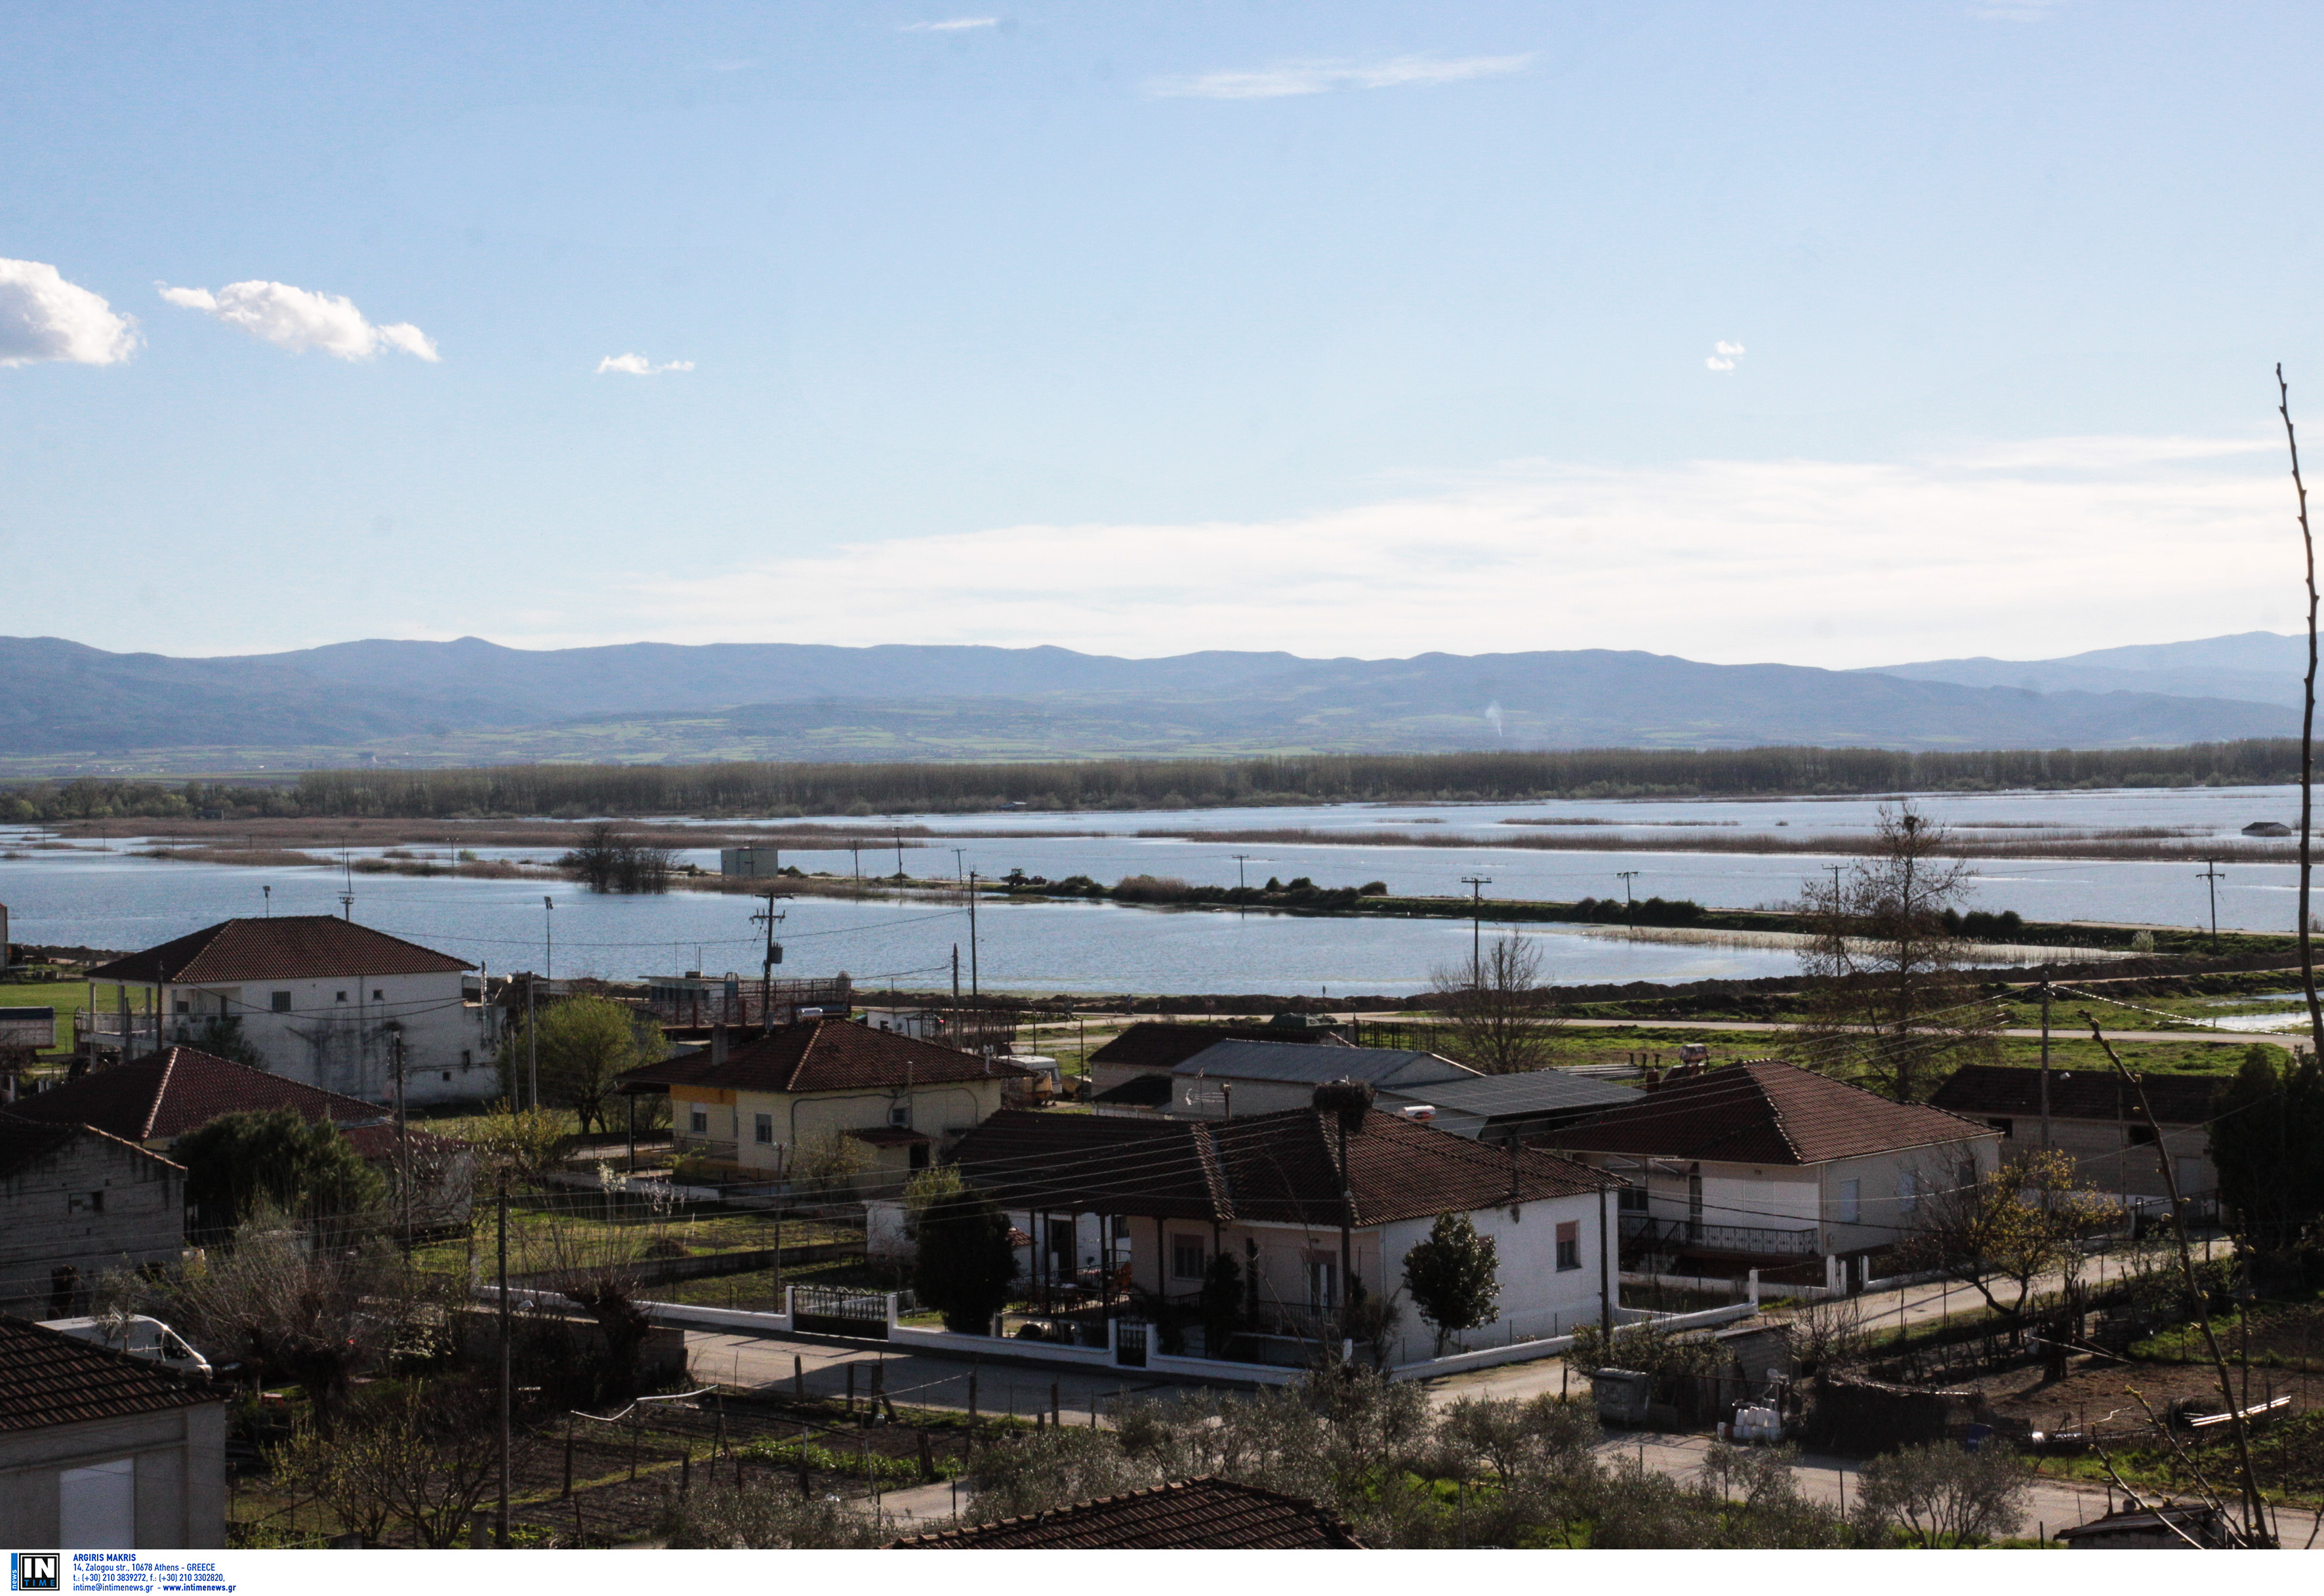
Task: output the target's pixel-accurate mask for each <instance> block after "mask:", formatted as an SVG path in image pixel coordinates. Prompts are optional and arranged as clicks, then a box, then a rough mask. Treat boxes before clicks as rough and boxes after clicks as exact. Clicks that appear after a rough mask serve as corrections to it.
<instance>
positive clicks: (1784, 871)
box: [0, 788, 2298, 994]
mask: <svg viewBox="0 0 2324 1596" xmlns="http://www.w3.org/2000/svg"><path fill="white" fill-rule="evenodd" d="M2297 797H2298V795H2297V793H2296V791H2295V790H2294V789H2289V788H2262V789H2190V790H2173V791H2161V792H2116V791H2104V792H2076V793H2008V794H1978V795H1975V796H1970V797H1956V796H1948V795H1935V796H1929V797H1923V798H1916V799H1915V803H1916V805H1917V806H1918V807H1920V808H1921V809H1922V810H1923V812H1925V813H1928V814H1930V815H1931V816H1933V817H1935V818H1938V819H1940V820H1942V821H1945V822H1946V823H1948V824H1951V825H1956V826H1973V825H1974V824H1976V823H1978V822H1988V823H1990V822H2008V823H2013V824H2016V825H2041V826H2061V827H2094V826H2187V827H2196V828H2201V829H2203V830H2204V831H2207V832H2209V833H2211V834H2215V835H2221V836H2232V835H2236V833H2237V832H2239V831H2240V829H2241V828H2242V826H2244V825H2246V823H2248V822H2249V821H2252V820H2256V819H2279V820H2289V819H2294V818H2296V817H2297V813H2298V809H2297ZM1877 813H1878V804H1877V802H1875V801H1873V800H1869V799H1860V798H1851V799H1836V800H1824V799H1784V800H1779V801H1772V802H1748V803H1742V802H1704V801H1676V800H1667V801H1664V800H1657V801H1648V802H1637V803H1630V802H1609V801H1597V802H1582V801H1572V802H1557V803H1540V804H1509V805H1477V806H1469V805H1410V804H1398V805H1388V806H1371V805H1334V806H1323V807H1309V808H1298V809H1263V810H1252V809H1226V810H1176V811H1156V812H1148V813H1128V814H1124V813H1110V814H1089V815H1082V814H1075V815H1067V814H1039V815H1034V814H1016V815H979V816H895V817H893V820H894V823H896V824H903V825H918V826H929V827H931V828H932V829H934V830H936V831H938V832H954V833H958V832H968V831H983V832H992V831H1008V832H1019V833H1025V834H1030V833H1034V832H1037V831H1043V830H1056V829H1075V830H1088V831H1094V832H1101V833H1102V834H1104V835H1095V836H1081V837H1042V836H1036V835H1011V836H1001V837H991V836H983V837H967V836H964V837H962V838H961V840H960V842H959V843H958V844H956V845H957V846H958V848H959V849H960V854H959V857H958V858H957V860H955V859H954V856H953V854H952V853H951V849H952V848H953V846H954V845H955V844H948V843H945V842H943V841H942V839H941V838H937V839H934V840H933V845H930V846H922V847H914V846H912V845H911V844H910V841H909V839H908V840H907V845H906V848H905V854H904V857H905V866H906V868H907V869H908V871H909V872H910V873H911V874H912V875H914V876H916V877H919V878H923V879H925V878H927V877H930V876H936V875H943V874H950V873H952V872H953V871H954V869H958V870H974V871H976V872H979V873H980V874H982V875H986V876H998V875H1002V874H1005V873H1006V872H1008V871H1010V869H1012V868H1017V869H1022V870H1024V871H1026V872H1028V874H1037V875H1044V876H1048V877H1051V878H1056V877H1062V876H1067V875H1073V874H1086V875H1091V876H1094V877H1096V878H1098V879H1099V880H1101V881H1116V880H1119V879H1120V877H1122V876H1124V875H1130V874H1133V873H1138V872H1147V873H1151V874H1155V875H1163V876H1176V877H1179V878H1182V879H1184V880H1186V881H1194V882H1199V883H1204V884H1212V885H1232V884H1233V883H1234V881H1236V879H1237V871H1238V862H1237V859H1236V857H1235V856H1236V855H1237V854H1238V853H1240V854H1242V855H1244V856H1245V857H1244V858H1243V859H1242V861H1241V862H1240V869H1241V870H1242V872H1244V873H1245V874H1246V875H1247V877H1248V879H1249V880H1250V881H1252V882H1253V883H1257V882H1259V881H1264V880H1266V878H1267V877H1268V876H1270V875H1273V876H1279V877H1282V878H1284V879H1286V880H1288V879H1290V878H1292V877H1295V876H1302V875H1304V876H1308V877H1311V878H1313V879H1314V881H1316V882H1318V883H1319V884H1322V885H1325V886H1351V885H1356V884H1360V883H1362V882H1365V881H1386V882H1387V883H1388V886H1389V888H1390V890H1394V891H1397V892H1402V893H1413V894H1428V893H1465V892H1466V891H1467V890H1468V889H1467V888H1465V887H1464V886H1463V885H1462V881H1461V878H1462V877H1463V876H1478V875H1481V876H1487V877H1489V878H1491V881H1490V885H1489V886H1488V887H1487V888H1486V889H1485V894H1486V898H1487V900H1488V907H1487V909H1486V911H1485V912H1486V917H1487V920H1488V923H1489V921H1490V915H1491V909H1490V907H1489V904H1490V899H1492V898H1493V897H1496V896H1506V897H1510V898H1556V899H1570V898H1578V897H1582V896H1585V895H1591V896H1598V897H1615V896H1619V895H1620V893H1621V891H1622V881H1621V879H1620V877H1619V876H1618V873H1617V872H1622V871H1636V872H1637V875H1636V877H1635V878H1634V889H1635V890H1636V892H1637V895H1638V896H1639V897H1641V898H1645V897H1650V896H1660V897H1665V898H1692V899H1696V900H1698V901H1700V902H1702V903H1705V904H1709V905H1711V906H1714V907H1720V908H1753V907H1757V906H1761V905H1775V904H1781V903H1784V902H1786V901H1788V900H1790V899H1794V898H1795V897H1796V896H1797V895H1798V892H1799V890H1800V887H1801V883H1802V882H1803V880H1804V879H1806V878H1807V877H1808V876H1809V875H1810V874H1811V872H1816V871H1818V870H1819V869H1820V868H1821V867H1822V866H1824V865H1826V864H1827V863H1834V862H1842V861H1827V860H1826V859H1823V858H1821V857H1818V856H1815V855H1805V854H1703V853H1670V852H1664V851H1657V850H1656V848H1655V840H1656V835H1655V834H1656V832H1657V831H1661V830H1667V829H1668V828H1666V827H1658V826H1654V825H1653V824H1651V823H1653V822H1657V821H1687V822H1709V823H1711V825H1713V826H1717V827H1718V829H1719V831H1720V833H1722V834H1729V835H1738V836H1739V835H1748V834H1750V833H1754V832H1758V831H1769V832H1776V831H1782V830H1787V829H1788V830H1791V831H1794V832H1799V831H1806V832H1810V833H1813V834H1817V835H1825V834H1835V833H1839V834H1845V833H1849V832H1861V831H1868V830H1869V829H1870V828H1871V827H1872V826H1874V825H1875V824H1876V823H1877ZM1574 817H1600V818H1605V819H1608V820H1613V821H1617V822H1618V823H1619V824H1618V825H1616V826H1604V827H1591V828H1590V832H1589V835H1592V836H1602V835H1622V836H1623V837H1624V838H1625V840H1626V841H1627V840H1630V839H1631V838H1633V837H1635V840H1636V843H1637V846H1636V847H1635V849H1629V850H1625V851H1619V852H1605V853H1601V852H1597V851H1594V850H1593V851H1591V852H1580V853H1577V852H1543V851H1539V850H1536V849H1531V848H1512V847H1508V846H1496V845H1494V844H1495V841H1496V837H1497V835H1498V836H1499V837H1500V838H1508V837H1509V836H1511V835H1522V836H1526V837H1527V838H1535V837H1538V836H1540V835H1542V832H1541V830H1540V829H1538V828H1535V827H1533V826H1525V827H1515V826H1510V825H1509V824H1508V822H1510V821H1512V820H1537V819H1546V818H1574ZM888 821H889V817H885V816H883V817H881V818H879V819H862V818H857V819H846V818H835V819H833V820H831V821H830V822H828V823H829V824H835V825H842V826H853V827H860V828H861V830H862V835H864V837H865V839H866V841H867V843H876V840H877V839H878V837H879V835H880V832H881V827H882V826H883V825H884V824H887V823H888ZM1729 823H1733V824H1731V825H1730V824H1729ZM1779 823H1780V824H1779ZM1296 826H1305V827H1311V828H1314V829H1316V830H1319V831H1326V832H1332V831H1337V832H1351V833H1352V832H1363V831H1376V830H1391V831H1401V830H1419V829H1422V828H1423V827H1424V826H1425V830H1426V831H1427V832H1428V833H1429V834H1430V835H1458V836H1461V837H1462V838H1464V839H1473V841H1472V843H1471V845H1466V846H1460V847H1449V848H1448V847H1428V848H1413V847H1371V846H1364V845H1359V844H1344V843H1329V842H1319V843H1314V844H1263V845H1260V844H1230V843H1223V842H1214V841H1210V840H1207V839H1204V838H1203V837H1201V836H1195V837H1192V838H1157V837H1139V836H1137V835H1132V834H1134V833H1136V832H1138V831H1139V830H1142V829H1151V828H1158V827H1167V828H1169V829H1173V830H1184V831H1195V832H1202V831H1223V830H1241V829H1249V828H1275V827H1296ZM1689 835H1703V834H1702V833H1701V831H1699V830H1695V829H1693V828H1692V827H1690V828H1689ZM1996 835H2006V833H1997V834H1996ZM5 840H6V839H5V838H0V842H5ZM482 851H483V852H484V853H486V854H487V855H489V856H496V857H514V858H526V857H530V858H539V857H542V855H541V854H539V853H526V852H524V851H521V850H492V849H486V850H482ZM689 857H691V858H692V859H694V860H695V861H696V863H702V864H704V865H705V866H706V867H707V868H709V869H712V870H715V869H716V868H717V859H716V856H715V853H709V852H706V851H705V852H696V853H692V854H690V855H689ZM785 862H786V863H797V864H798V865H799V866H800V867H801V868H802V869H806V870H808V871H817V870H824V871H832V872H843V873H844V872H846V871H848V870H849V869H850V867H851V862H850V856H849V854H848V853H847V852H846V851H845V850H844V849H838V850H820V851H802V852H798V853H793V852H790V851H788V850H787V851H786V853H785ZM862 868H863V869H864V871H865V872H867V873H870V872H886V871H892V870H893V869H895V868H896V855H895V854H894V853H893V852H892V851H890V849H888V848H887V847H884V846H877V845H874V846H867V847H866V848H865V850H864V852H863V855H862ZM2223 869H2224V871H2225V873H2226V878H2227V879H2226V880H2225V881H2221V882H2220V883H2219V923H2220V925H2221V926H2222V927H2239V928H2251V929H2264V930H2276V929H2286V928H2289V927H2290V926H2291V925H2292V918H2293V908H2292V905H2293V901H2294V899H2293V893H2294V889H2295V887H2296V881H2295V875H2296V872H2295V871H2294V870H2293V869H2292V867H2291V866H2289V865H2273V864H2271V865H2231V866H2225V867H2223ZM341 880H342V878H341V877H340V875H339V874H338V873H337V872H329V871H323V870H317V869H312V868H293V869H239V868H221V867H213V866H203V865H187V864H177V863H167V862H161V861H154V860H145V859H137V858H134V857H131V856H128V855H126V854H124V853H99V852H93V851H82V850H75V851H73V852H70V853H54V852H51V853H31V854H28V855H27V856H25V857H23V858H21V859H14V860H0V902H5V903H6V904H8V905H9V908H10V910H11V914H12V920H13V926H12V928H13V933H14V936H16V937H17V938H19V939H21V940H23V941H29V942H39V943H53V944H66V945H72V944H80V945H86V946H97V947H115V948H135V947H144V946H151V945H152V944H154V943H157V942H161V941H164V940H166V939H168V938H169V937H171V936H181V935H183V934H185V933H186V932H189V931H191V930H196V929H198V928H199V927H203V926H206V925H210V924H213V923H215V922H217V920H220V919H224V918H228V917H229V916H233V915H242V914H257V913H260V912H262V910H263V908H264V906H265V904H264V899H263V896H262V892H261V888H262V887H263V886H271V887H272V889H273V896H272V907H273V909H274V910H275V911H276V912H278V913H291V914H317V913H336V912H338V909H339V904H338V901H337V894H338V892H339V890H340V887H341ZM354 890H355V897H356V902H355V918H357V919H360V920H362V921H364V923H366V924H369V925H373V926H375V927H379V928H380V929H382V930H384V931H389V932H392V933H393V934H395V935H397V936H407V937H410V939H412V940H414V941H417V942H421V943H426V944H429V945H430V946H440V947H443V948H445V949H447V951H450V952H453V953H457V954H458V955H460V956H462V957H464V958H467V959H471V960H475V961H476V962H478V963H480V964H487V965H489V967H490V968H492V969H493V970H496V971H504V970H511V969H523V968H533V967H538V966H540V965H541V964H543V963H544V959H545V955H544V949H543V946H542V945H543V940H544V930H545V926H544V922H545V921H548V920H550V919H553V920H554V922H555V925H554V932H553V934H554V937H555V944H556V953H555V960H554V970H555V973H558V974H560V975H581V974H590V975H602V976H609V977H633V976H638V975H644V974H650V973H666V972H669V971H673V970H678V969H709V970H719V971H723V970H727V969H736V970H742V971H755V970H756V968H757V967H758V954H757V952H756V951H755V950H756V949H757V948H758V947H759V946H760V934H759V933H758V932H757V931H756V930H755V929H754V928H753V927H752V924H751V921H750V915H751V913H752V909H753V908H754V907H755V906H754V905H753V903H752V901H751V900H750V899H738V898H733V897H722V896H715V895H710V894H699V893H686V892H678V893H672V894H670V895H669V896H667V897H659V898H618V897H604V898H601V897H593V896H591V895H590V894H587V893H585V892H581V891H578V890H575V889H573V888H571V887H569V886H565V887H558V888H552V889H549V893H550V895H551V896H552V897H553V898H554V899H555V900H556V905H557V907H556V908H555V909H554V910H544V909H543V908H542V906H541V896H542V891H543V889H542V887H541V886H539V885H538V884H535V883H531V882H524V881H446V880H441V879H437V880H415V879H411V878H402V877H382V876H370V877H364V876H358V877H356V878H355V883H354ZM1975 906H1976V907H1979V908H1985V909H1997V910H1998V909H2016V910H2017V911H2018V912H2019V913H2020V914H2022V915H2024V917H2025V918H2028V919H2094V920H2117V921H2119V920H2128V921H2137V922H2141V923H2152V924H2177V925H2182V926H2183V925H2196V924H2200V923H2207V917H2208V907H2207V899H2206V896H2205V883H2204V882H2203V881H2201V880H2200V879H2199V875H2198V867H2197V866H2195V865H2193V864H2191V863H2111V862H2108V863H2097V862H2071V863H2065V862H2060V863H2048V862H2043V861H2038V860H2034V861H2029V860H2006V861H1996V862H1993V863H1989V864H1987V865H1984V866H1981V867H1980V868H1979V869H1978V872H1977V876H1976V881H1975ZM782 908H783V909H784V911H785V912H786V913H787V914H788V919H787V920H786V921H785V923H784V924H783V926H782V927H781V928H780V932H779V935H780V937H781V940H782V942H783V944H784V946H785V949H786V960H785V964H784V965H783V973H785V974H792V975H810V974H823V973H832V972H835V971H838V970H845V971H847V972H848V973H850V974H852V975H853V976H855V977H856V978H857V979H858V980H859V981H861V982H863V983H866V984H869V985H871V986H875V987H876V986H879V985H882V984H885V983H887V982H888V981H889V980H890V979H892V980H894V981H895V982H897V983H899V984H900V985H905V986H914V987H920V988H923V989H925V988H927V987H930V986H935V985H939V984H941V983H943V982H945V981H946V980H948V979H949V967H950V959H951V954H952V950H953V948H954V945H958V946H959V947H960V949H961V958H962V972H963V983H964V985H965V984H966V981H967V973H968V965H969V946H968V943H969V938H968V922H967V916H966V914H965V912H964V910H963V909H959V908H958V907H956V906H953V905H947V904H930V903H925V902H922V903H914V902H898V901H892V900H884V899H865V900H862V901H855V900H849V899H813V898H803V899H795V900H792V901H790V902H788V903H787V904H785V905H783V906H782ZM978 918H979V931H980V935H979V936H978V938H977V948H976V963H977V965H978V974H979V976H980V978H981V982H982V985H983V986H985V987H986V988H987V989H989V990H995V991H1003V990H1013V991H1022V992H1082V993H1093V994H1102V993H1107V992H1123V993H1156V992H1274V993H1286V994H1288V993H1321V992H1323V991H1325V990H1326V989H1328V990H1329V991H1331V992H1342V993H1358V992H1377V993H1387V994H1401V993H1407V992H1416V991H1419V990H1422V989H1423V988H1425V986H1426V985H1427V983H1428V979H1429V974H1430V972H1431V971H1432V970H1433V969H1435V968H1438V967H1440V966H1445V965H1450V964H1453V963H1455V962H1457V961H1458V960H1460V959H1461V958H1462V957H1463V956H1464V955H1465V954H1466V952H1467V948H1468V945H1469V938H1470V929H1469V927H1468V925H1467V924H1466V923H1465V922H1455V921H1415V920H1379V919H1334V918H1298V917H1293V916H1283V915H1270V914H1260V913H1250V914H1236V913H1215V912H1205V911H1177V912H1167V913H1166V912H1157V911H1154V910H1148V909H1128V908H1122V907H1120V906H1116V905H1111V904H1077V903H1058V904H991V905H988V906H985V907H983V908H981V909H980V911H979V917H978ZM1526 935H1527V936H1529V937H1533V938H1535V939H1536V946H1539V947H1540V948H1541V950H1542V952H1543V954H1544V955H1545V969H1546V973H1547V976H1548V978H1549V979H1550V980H1552V981H1554V982H1558V983H1595V982H1609V981H1654V982H1677V981H1692V980H1702V979H1709V978H1713V977H1722V976H1729V977H1731V976H1750V975H1774V974H1784V973H1790V972H1791V971H1793V970H1794V969H1795V968H1796V967H1797V964H1796V960H1795V958H1794V955H1791V954H1790V953H1788V952H1784V951H1781V950H1770V949H1757V948H1724V947H1715V946H1711V947H1706V946H1685V945H1673V944H1665V943H1631V942H1624V941H1619V940H1612V939H1608V938H1605V937H1602V936H1589V935H1585V934H1583V933H1582V932H1581V931H1579V930H1578V929H1562V928H1555V927H1528V928H1527V929H1526Z"/></svg>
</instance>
